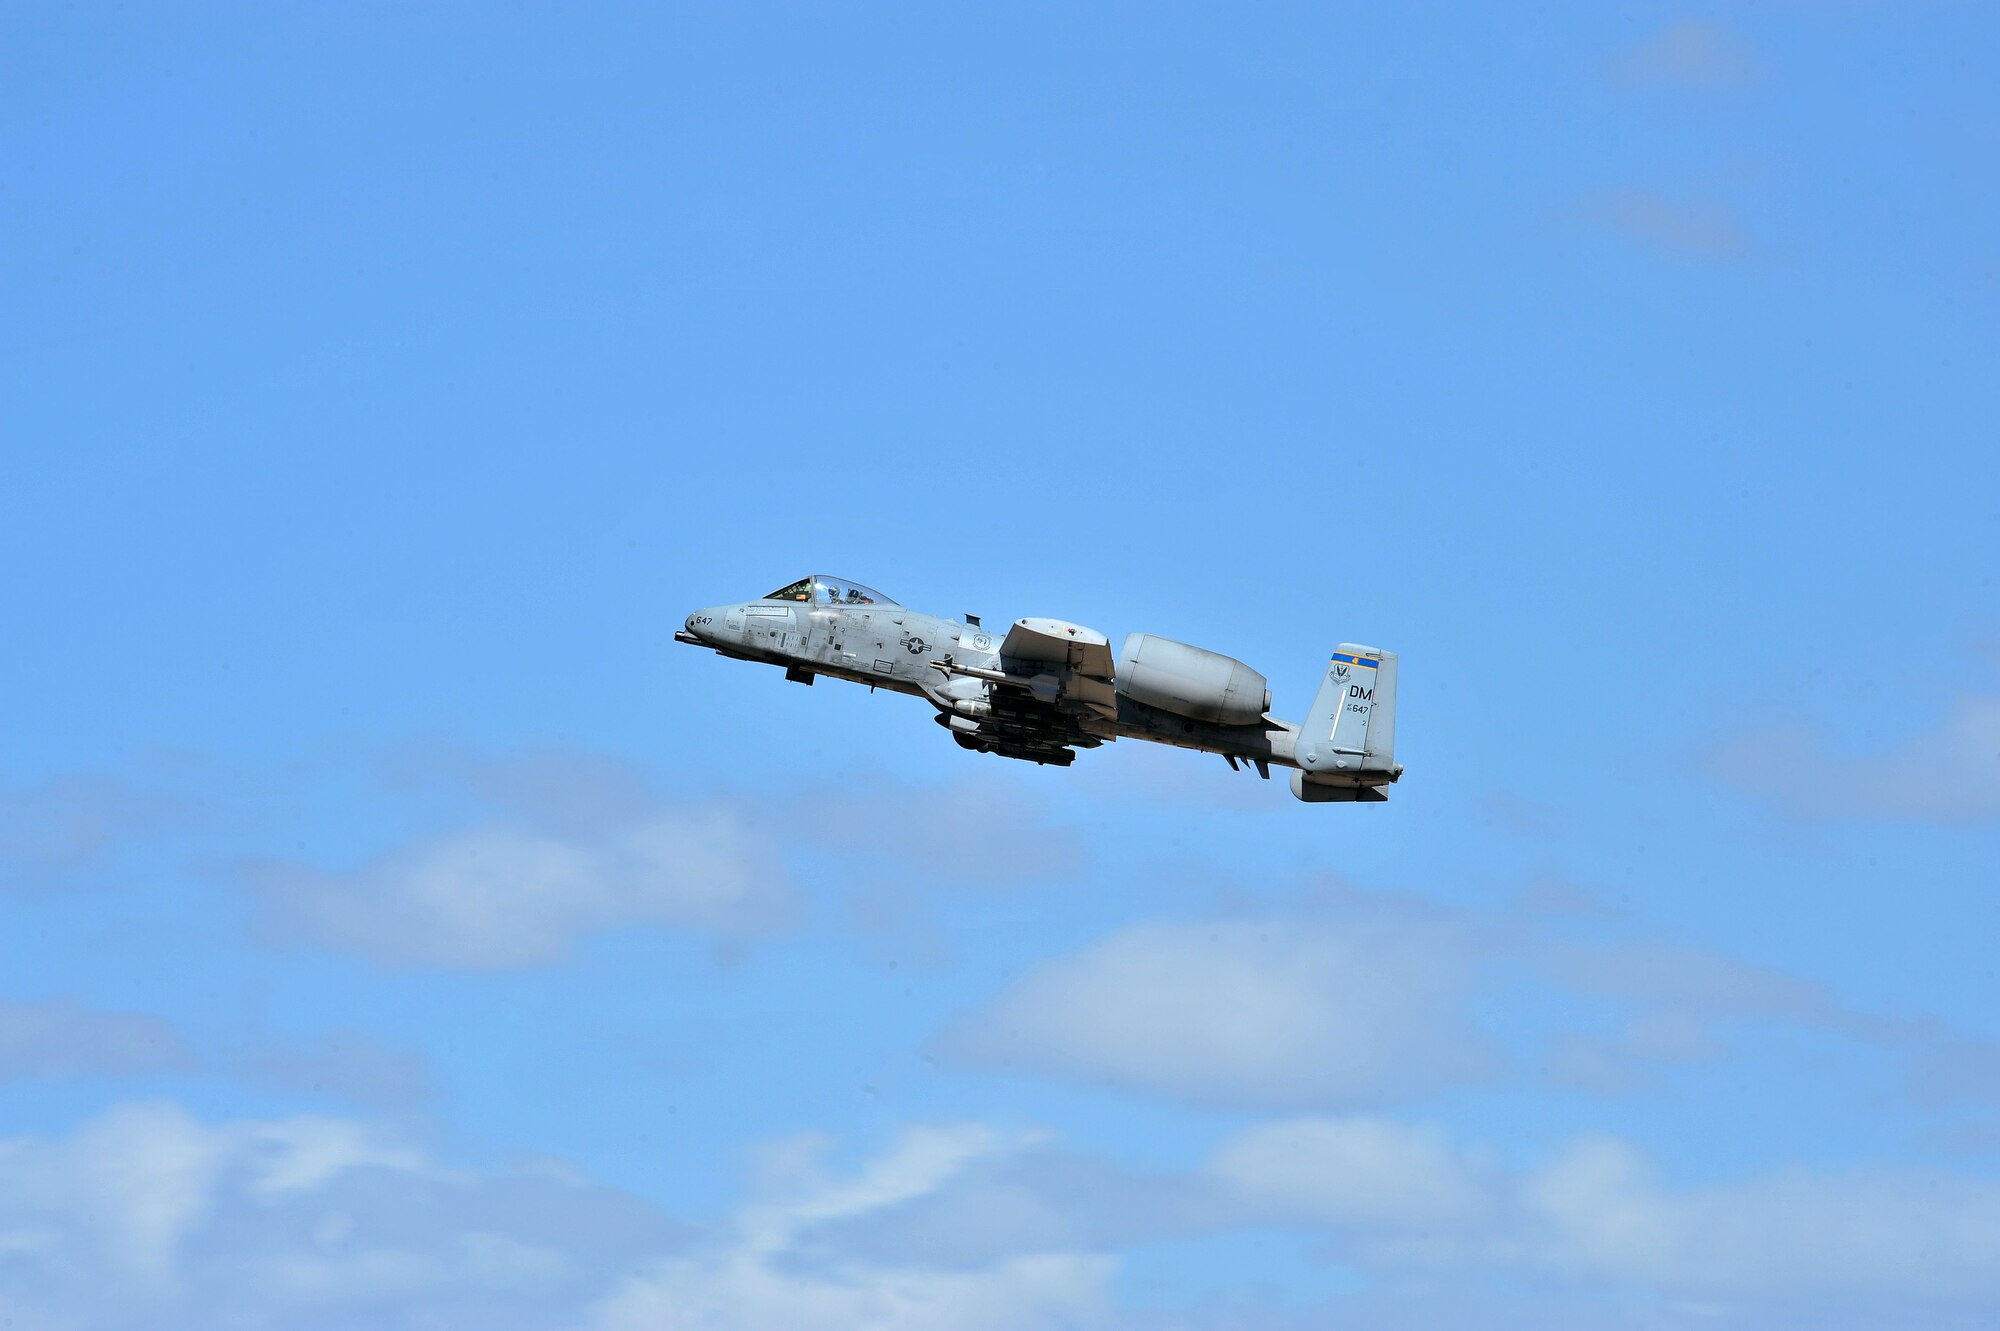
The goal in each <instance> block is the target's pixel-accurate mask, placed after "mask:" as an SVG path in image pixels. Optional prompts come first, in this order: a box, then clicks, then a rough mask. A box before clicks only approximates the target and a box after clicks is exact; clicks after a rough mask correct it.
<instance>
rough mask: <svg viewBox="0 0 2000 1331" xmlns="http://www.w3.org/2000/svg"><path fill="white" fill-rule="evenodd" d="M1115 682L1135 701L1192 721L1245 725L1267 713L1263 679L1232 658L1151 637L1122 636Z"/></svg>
mask: <svg viewBox="0 0 2000 1331" xmlns="http://www.w3.org/2000/svg"><path fill="white" fill-rule="evenodd" d="M1117 678H1118V691H1119V692H1120V693H1122V694H1124V695H1125V696H1126V697H1128V698H1130V699H1132V700H1133V701H1134V702H1142V703H1145V704H1146V705H1147V706H1149V707H1158V708H1160V709H1162V710H1164V711H1169V712H1172V713H1173V714H1174V715H1175V716H1185V717H1187V718H1189V719H1190V720H1194V721H1219V722H1221V723H1222V724H1224V725H1231V726H1247V725H1252V724H1254V723H1256V722H1257V721H1259V720H1262V719H1263V716H1264V713H1266V712H1268V711H1270V710H1271V690H1270V689H1269V688H1267V687H1265V683H1264V677H1263V676H1262V675H1260V674H1258V673H1257V672H1256V671H1254V670H1252V669H1251V668H1250V667H1249V666H1247V665H1244V664H1243V663H1242V662H1241V661H1239V660H1237V659H1236V658H1235V657H1233V656H1224V655H1222V653H1220V652H1209V651H1203V650H1202V649H1201V648H1199V647H1190V646H1188V645H1187V644H1186V643H1184V642H1175V641H1174V640H1173V639H1172V638H1160V637H1155V636H1154V635H1153V634H1150V633H1128V634H1126V635H1125V646H1124V647H1123V648H1122V649H1121V650H1120V651H1119V653H1118V676H1117Z"/></svg>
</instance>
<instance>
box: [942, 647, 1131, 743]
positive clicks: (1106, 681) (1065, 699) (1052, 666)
mask: <svg viewBox="0 0 2000 1331" xmlns="http://www.w3.org/2000/svg"><path fill="white" fill-rule="evenodd" d="M999 665H1000V669H999V670H997V671H991V672H988V671H985V670H981V671H978V672H977V673H978V675H979V676H980V677H982V678H984V679H987V680H988V681H990V682H991V683H992V684H993V685H994V686H995V687H993V688H991V689H990V690H989V693H988V697H989V698H990V700H991V706H992V715H991V717H990V718H989V719H988V720H986V721H983V722H981V724H980V730H981V732H982V734H981V736H980V740H979V743H980V744H981V745H982V746H983V747H986V748H988V749H990V750H991V751H992V752H994V753H998V754H1002V755H1004V756H1006V757H1009V758H1025V759H1027V760H1028V761H1030V762H1038V763H1057V764H1060V765H1064V766H1067V765H1068V764H1069V763H1070V762H1071V761H1073V760H1074V759H1075V757H1076V754H1075V750H1076V749H1078V748H1095V747H1096V746H1097V745H1099V744H1102V743H1103V742H1104V740H1103V739H1101V738H1099V737H1098V736H1095V735H1092V734H1090V733H1088V732H1087V731H1086V730H1085V729H1084V728H1083V723H1084V722H1085V721H1087V720H1090V719H1093V718H1096V717H1113V716H1116V715H1117V714H1118V694H1117V691H1116V690H1115V689H1114V688H1113V687H1112V679H1113V671H1114V669H1115V667H1114V666H1113V664H1112V660H1111V644H1110V642H1109V641H1108V640H1107V639H1106V638H1105V636H1104V635H1103V634H1102V633H1099V632H1098V631H1097V630H1096V629H1088V628H1085V627H1083V626H1082V625H1081V624H1070V623H1065V622H1064V621H1063V620H1060V619H1020V620H1016V621H1015V622H1014V626H1013V627H1012V628H1010V629H1009V630H1007V637H1006V640H1005V641H1003V642H1002V643H1001V644H1000V662H999Z"/></svg>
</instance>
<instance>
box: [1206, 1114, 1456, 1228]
mask: <svg viewBox="0 0 2000 1331" xmlns="http://www.w3.org/2000/svg"><path fill="white" fill-rule="evenodd" d="M1209 1168H1210V1170H1211V1171H1212V1172H1213V1173H1215V1174H1216V1175H1218V1176H1220V1177H1221V1178H1222V1179H1224V1180H1225V1181H1227V1182H1228V1183H1229V1184H1230V1185H1231V1186H1232V1187H1233V1188H1234V1189H1235V1190H1236V1191H1237V1192H1238V1193H1239V1194H1241V1195H1242V1196H1243V1197H1245V1198H1247V1199H1249V1200H1250V1201H1251V1202H1253V1203H1254V1204H1256V1205H1258V1206H1261V1207H1264V1208H1268V1209H1271V1210H1274V1211H1277V1212H1279V1213H1282V1214H1286V1215H1290V1216H1295V1217H1297V1218H1299V1219H1304V1220H1310V1221H1316V1222H1319V1223H1323V1224H1329V1225H1334V1226H1387V1227H1401V1226H1416V1225H1436V1224H1441V1223H1442V1224H1466V1223H1469V1222H1472V1221H1474V1220H1476V1219H1478V1218H1479V1217H1480V1215H1481V1214H1482V1212H1483V1211H1484V1210H1485V1209H1486V1206H1487V1203H1488V1198H1487V1192H1488V1188H1489V1185H1488V1182H1487V1180H1486V1179H1485V1177H1484V1175H1485V1173H1486V1172H1487V1170H1486V1169H1485V1168H1484V1167H1483V1166H1482V1165H1481V1164H1480V1163H1479V1162H1477V1161H1475V1160H1473V1159H1471V1158H1470V1157H1468V1156H1466V1155H1464V1154H1463V1153H1461V1152H1460V1151H1458V1150H1457V1149H1456V1148H1455V1147H1454V1146H1453V1145H1452V1143H1451V1141H1450V1139H1449V1138H1448V1137H1447V1136H1446V1134H1445V1133H1444V1132H1443V1131H1442V1130H1441V1129H1439V1128H1435V1127H1426V1126H1417V1125H1412V1124H1407V1123H1401V1122H1397V1121H1395V1120H1393V1119H1384V1118H1325V1117H1315V1118H1299V1119H1289V1120H1284V1121H1280V1122H1273V1123H1262V1124H1258V1125H1257V1126H1255V1127H1252V1128H1248V1129H1246V1130H1245V1131H1243V1132H1241V1133H1238V1134H1237V1135H1236V1136H1235V1137H1233V1138H1231V1139H1230V1140H1229V1141H1227V1142H1226V1143H1224V1144H1223V1146H1222V1148H1221V1149H1220V1150H1219V1151H1218V1152H1217V1153H1216V1155H1215V1158H1214V1159H1213V1160H1212V1161H1211V1162H1210V1165H1209Z"/></svg>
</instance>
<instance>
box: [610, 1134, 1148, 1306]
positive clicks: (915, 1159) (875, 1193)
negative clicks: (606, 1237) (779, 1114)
mask: <svg viewBox="0 0 2000 1331" xmlns="http://www.w3.org/2000/svg"><path fill="white" fill-rule="evenodd" d="M1027 1140H1031V1139H1024V1138H1019V1137H1007V1136H1003V1135H1001V1134H999V1133H996V1132H994V1131H993V1130H991V1129H989V1128H985V1127H982V1126H977V1125H968V1126H961V1127H950V1128H915V1129H911V1130H908V1131H906V1132H905V1133H904V1135H903V1137H902V1138H901V1140H900V1141H899V1142H898V1143H897V1144H896V1145H895V1146H894V1147H893V1148H892V1149H891V1150H889V1151H888V1152H886V1153H885V1154H884V1155H882V1156H881V1157H879V1158H877V1159H875V1160H873V1161H871V1162H869V1163H867V1164H866V1165H864V1166H863V1167H862V1168H861V1169H860V1170H859V1171H857V1172H856V1173H855V1174H854V1175H853V1176H852V1177H849V1178H826V1177H823V1176H821V1175H819V1173H818V1171H817V1170H815V1169H811V1168H806V1169H801V1170H797V1171H796V1172H797V1174H798V1175H800V1177H799V1178H798V1179H797V1180H796V1181H795V1183H794V1186H793V1187H792V1188H791V1189H789V1190H787V1191H786V1192H785V1193H783V1194H782V1195H779V1196H776V1197H772V1198H768V1199H765V1200H762V1201H759V1202H756V1203H754V1204H752V1205H750V1206H746V1207H745V1208H743V1209H742V1211H740V1212H739V1213H738V1215H737V1217H736V1219H735V1222H734V1224H733V1225H732V1226H731V1227H730V1230H729V1232H727V1233H726V1234H723V1235H721V1236H718V1237H717V1238H716V1239H714V1240H713V1241H711V1242H709V1243H706V1244H703V1245H701V1246H699V1247H697V1248H696V1249H695V1250H693V1251H691V1252H689V1253H688V1254H686V1255H685V1256H681V1257H676V1258H673V1259H671V1260H668V1261H666V1262H662V1263H659V1264H657V1265H655V1266H653V1267H652V1268H650V1269H649V1270H647V1271H645V1272H644V1273H642V1274H640V1275H637V1276H634V1277H633V1278H631V1279H630V1280H628V1281H626V1282H625V1283H624V1284H623V1285H622V1286H621V1287H620V1288H618V1289H617V1290H615V1291H614V1292H613V1293H612V1294H611V1295H610V1296H609V1297H607V1298H606V1299H604V1300H603V1301H602V1302H601V1303H600V1304H599V1305H598V1306H597V1307H596V1309H595V1315H594V1318H593V1320H592V1323H591V1324H592V1325H593V1326H594V1327H596V1328H599V1331H694V1329H695V1328H699V1329H700V1331H736V1329H737V1328H742V1331H764V1329H765V1328H769V1327H784V1328H786V1329H787V1331H1036V1328H1044V1327H1047V1328H1057V1327H1064V1328H1068V1327H1079V1326H1100V1325H1104V1324H1106V1323H1107V1322H1108V1321H1109V1320H1110V1318H1111V1315H1112V1308H1111V1302H1110V1287H1109V1286H1110V1277H1111V1275H1112V1272H1113V1269H1114V1267H1115V1265H1116V1261H1115V1259H1114V1258H1111V1257H1107V1256H1102V1255H1096V1254H1088V1253H1079V1252H1069V1251H1045V1252H1030V1253H1021V1254H1015V1255H1010V1256H1005V1257H1000V1258H997V1259H995V1260H991V1261H988V1262H984V1263H981V1264H978V1265H973V1266H969V1267H959V1268H944V1267H937V1266H926V1265H919V1264H916V1263H898V1262H894V1261H880V1260H877V1261H869V1260H866V1259H860V1258H855V1257H852V1256H842V1255H839V1254H837V1253H829V1252H826V1251H824V1250H823V1249H821V1248H820V1247H819V1245H816V1244H814V1243H812V1242H811V1241H810V1239H809V1236H810V1235H811V1234H812V1233H814V1232H815V1231H817V1230H820V1229H821V1228H823V1227H824V1226H825V1225H826V1224H827V1223H828V1222H832V1221H853V1220H858V1219H862V1218H865V1217H867V1216H869V1215H872V1214H875V1213H877V1212H880V1211H883V1210H885V1209H889V1208H893V1207H896V1206H899V1205H905V1204H908V1203H911V1202H913V1201H918V1200H920V1199H922V1198H924V1197H927V1196H929V1195H932V1194H935V1193H937V1192H938V1191H939V1190H941V1189H943V1188H945V1187H947V1186H948V1185H949V1184H951V1183H952V1182H953V1181H954V1180H955V1179H957V1178H959V1177H960V1176H961V1175H962V1174H963V1173H964V1172H965V1171H966V1170H967V1169H968V1168H970V1167H971V1166H973V1165H974V1164H976V1163H978V1162H980V1161H982V1160H988V1159H991V1158H993V1157H995V1156H997V1155H1004V1154H1006V1153H1009V1152H1012V1151H1016V1150H1018V1149H1020V1147H1021V1146H1022V1144H1023V1143H1024V1142H1025V1141H1027Z"/></svg>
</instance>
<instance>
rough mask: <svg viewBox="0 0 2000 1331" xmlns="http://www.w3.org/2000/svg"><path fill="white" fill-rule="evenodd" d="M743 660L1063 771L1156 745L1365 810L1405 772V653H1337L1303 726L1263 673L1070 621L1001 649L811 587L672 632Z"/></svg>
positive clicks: (1029, 628) (808, 583) (950, 628)
mask: <svg viewBox="0 0 2000 1331" xmlns="http://www.w3.org/2000/svg"><path fill="white" fill-rule="evenodd" d="M674 638H675V640H676V641H679V642H686V643H692V644H694V645H695V646H698V647H711V648H713V649H715V650H716V651H717V652H719V653H721V654H722V655H724V656H729V657H734V658H736V659H737V660H739V661H762V662H765V663H767V664H769V665H775V666H781V667H783V668H784V671H785V678H786V679H789V680H792V681H795V682H796V683H800V684H810V683H812V682H813V680H814V679H815V678H817V677H818V676H820V675H827V676H830V677H831V678H834V679H845V680H851V681H852V682H854V683H856V684H866V685H868V686H869V687H870V688H871V689H874V688H883V689H894V690H895V691H896V692H898V693H914V694H916V695H917V696H918V697H920V698H923V699H925V700H926V701H928V702H929V703H930V704H931V705H932V706H933V707H935V708H937V709H938V714H937V717H936V718H935V719H936V721H937V723H938V724H939V725H941V726H943V727H945V728H946V729H947V730H949V731H950V732H951V737H952V738H953V739H955V740H957V741H958V743H959V745H960V746H961V747H963V748H967V749H971V750H973V751H975V752H978V753H997V754H999V755H1000V756H1001V757H1003V758H1021V759H1025V760H1027V761H1029V762H1035V763H1054V764H1056V765H1057V766H1060V767H1067V766H1069V765H1070V764H1071V763H1072V762H1074V761H1076V751H1077V750H1078V749H1094V748H1096V747H1097V746H1098V745H1100V744H1103V743H1104V742H1106V741H1107V740H1115V739H1149V740H1153V741H1155V742H1157V743H1160V744H1176V745H1179V746H1180V747H1181V748H1184V749H1200V750H1202V751H1203V752H1205V753H1219V754H1221V755H1222V756H1223V757H1224V758H1226V759H1227V760H1228V761H1229V765H1230V767H1232V768H1235V769H1237V770H1239V771H1240V770H1242V768H1241V764H1248V765H1249V766H1251V767H1254V768H1256V770H1257V774H1258V775H1259V776H1262V777H1263V778H1264V779H1265V780H1267V781H1268V780H1269V779H1270V777H1271V766H1272V764H1274V763H1275V764H1277V765H1278V766H1280V767H1290V768H1292V769H1294V770H1293V772H1292V793H1293V794H1294V795H1296V796H1298V797H1299V798H1300V799H1302V800H1305V801H1306V802H1308V803H1311V804H1322V803H1370V802H1379V801H1381V800H1385V799H1387V798H1388V795H1387V794H1386V793H1385V792H1384V790H1383V787H1384V786H1386V785H1388V784H1389V783H1390V782H1392V781H1395V780H1396V779H1398V778H1399V777H1401V776H1402V775H1403V769H1402V768H1401V767H1398V766H1397V765H1396V654H1395V653H1394V652H1384V651H1378V650H1377V649H1375V648H1373V647H1362V646H1359V645H1357V644H1355V643H1342V644H1341V645H1340V648H1339V650H1337V651H1336V652H1334V653H1333V659H1332V661H1331V662H1330V663H1329V664H1328V666H1327V670H1326V674H1325V675H1324V676H1323V677H1322V678H1321V680H1320V684H1319V692H1318V694H1317V696H1315V697H1314V698H1313V705H1312V710H1311V711H1309V712H1307V713H1306V719H1305V721H1304V722H1303V723H1301V724H1299V725H1293V724H1292V723H1291V722H1289V721H1280V720H1277V719H1276V718H1274V717H1272V716H1271V715H1270V714H1269V713H1270V710H1271V692H1270V690H1269V689H1268V688H1266V687H1265V685H1264V677H1263V676H1262V675H1260V674H1258V673H1257V672H1256V671H1254V670H1252V669H1251V668H1250V667H1249V666H1247V665H1244V664H1243V663H1242V662H1241V661H1238V660H1235V659H1233V658H1231V657H1227V656H1223V655H1220V654H1219V653H1216V652H1209V651H1204V650H1202V649H1201V648H1199V647H1190V646H1188V645H1187V644H1186V643H1184V642H1175V641H1173V640H1172V639H1170V638H1161V637H1157V636H1155V635H1153V634H1150V633H1131V634H1127V635H1126V638H1125V643H1124V646H1123V648H1122V649H1121V650H1120V651H1119V653H1118V659H1117V661H1116V662H1115V663H1114V662H1113V661H1112V659H1111V642H1110V639H1108V638H1106V637H1105V636H1104V635H1103V634H1102V633H1099V632H1098V631H1097V630H1095V629H1088V628H1084V627H1083V626H1082V625H1080V624H1068V623H1065V622H1063V621H1062V620H1060V619H1017V620H1015V621H1014V624H1013V627H1011V628H1009V629H1008V630H1007V632H1006V634H1005V635H1004V636H1002V637H995V636H994V635H993V634H991V633H989V632H987V631H986V629H984V628H983V627H981V625H980V623H979V618H978V616H976V615H968V616H966V618H965V620H964V622H963V623H961V622H960V621H958V620H954V619H939V618H937V617H936V616H935V615H927V614H924V613H923V612H921V611H917V610H909V609H906V608H904V607H903V606H900V605H898V604H896V603H895V602H894V601H892V600H890V599H889V598H888V597H886V596H884V595H882V593H880V592H878V591H876V590H875V589H874V588H872V587H864V586H863V585H862V584H860V583H858V582H849V581H848V580H847V579H846V578H830V577H825V576H822V575H815V576H813V577H810V578H800V579H799V580H798V581H797V582H794V583H790V584H788V585H786V586H783V587H780V588H779V589H778V590H777V591H774V592H772V593H771V594H770V595H769V596H764V597H759V598H758V599H757V600H754V601H741V602H738V603H737V604H735V605H718V606H714V607H711V608H710V609H707V610H697V611H695V613H693V614H691V615H689V616H688V617H687V623H686V626H685V627H684V628H682V629H681V631H680V632H678V633H676V634H674Z"/></svg>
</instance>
